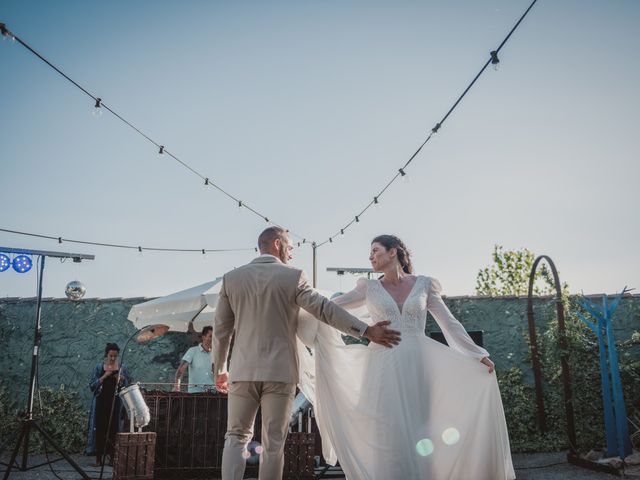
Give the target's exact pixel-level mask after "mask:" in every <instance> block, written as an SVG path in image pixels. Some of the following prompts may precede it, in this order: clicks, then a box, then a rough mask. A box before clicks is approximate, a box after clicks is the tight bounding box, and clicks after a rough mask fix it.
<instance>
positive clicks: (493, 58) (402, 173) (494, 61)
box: [318, 0, 538, 247]
mask: <svg viewBox="0 0 640 480" xmlns="http://www.w3.org/2000/svg"><path fill="white" fill-rule="evenodd" d="M537 1H538V0H533V2H531V4H530V5H529V7H528V8H527V9H526V10H525V12H524V13H523V14H522V16H521V17H520V19H519V20H518V21H517V22H516V24H515V25H514V26H513V28H512V29H511V31H509V33H508V34H507V36H506V37H505V38H504V40H502V43H500V46H499V47H498V48H496V49H495V50H493V51H491V52H490V55H489V57H490V58H489V60H487V61H486V62H485V64H484V66H483V67H482V68H481V69H480V71H479V72H478V74H477V75H476V76H475V78H474V79H473V80H472V81H471V83H470V84H469V85H468V86H467V88H466V89H465V90H464V91H463V92H462V94H461V95H460V96H459V97H458V99H457V100H456V101H455V102H454V104H453V106H452V107H451V108H450V109H449V111H448V112H447V113H446V114H445V115H444V117H442V119H441V120H440V121H439V122H438V123H436V124H435V125H434V127H433V128H432V129H431V132H430V133H429V135H428V136H427V138H426V140H425V141H424V142H422V145H420V147H418V149H417V150H416V151H415V152H414V153H413V155H411V157H410V158H409V160H407V162H406V163H405V164H404V166H403V167H402V168H399V169H398V171H397V173H396V174H395V176H393V177H392V178H391V180H389V182H388V183H387V184H386V185H385V186H384V188H383V189H382V190H380V192H379V193H378V194H377V195H376V196H375V197H374V199H373V201H372V202H370V203H369V204H368V205H367V206H366V207H365V208H364V209H363V210H362V211H361V212H360V213H359V214H358V215H356V216H355V218H354V220H351V221H350V222H349V223H348V224H347V225H345V226H344V227H342V228H341V229H340V234H341V235H344V231H345V230H346V229H347V228H349V227H350V226H351V225H353V224H354V223H359V222H360V217H361V216H362V215H363V214H364V213H365V212H366V211H367V210H368V209H369V208H370V207H371V206H372V205H373V206H375V207H378V206H379V203H378V202H379V198H380V196H382V194H384V192H385V191H386V190H387V189H388V188H389V187H390V186H391V185H392V184H393V183H394V182H395V181H396V180H397V179H398V177H400V178H401V180H402V182H404V183H407V182H409V181H410V178H409V176H408V175H407V172H406V169H407V167H408V166H409V164H410V163H411V162H412V161H413V159H414V158H416V156H417V155H418V153H420V151H421V150H422V147H424V146H425V145H426V144H427V142H428V141H429V140H430V139H431V137H432V136H433V135H434V134H436V133H438V131H439V130H440V128H441V127H442V125H443V124H444V122H445V121H446V120H447V118H449V115H451V113H452V112H453V111H454V110H455V108H456V107H457V106H458V104H459V103H460V102H461V101H462V99H463V98H464V97H465V95H466V94H467V93H468V92H469V90H470V89H471V87H473V85H474V84H475V83H476V81H477V80H478V78H480V75H482V74H483V73H484V71H485V70H486V69H487V67H488V66H489V65H490V64H491V65H493V66H494V68H496V69H497V66H498V64H499V63H500V60H499V59H498V52H500V50H501V49H502V47H503V46H504V45H505V43H507V41H508V40H509V38H510V37H511V35H512V34H513V32H515V30H516V28H518V26H519V25H520V23H521V22H522V20H524V18H525V17H526V16H527V14H528V13H529V11H530V10H531V9H532V8H533V6H534V5H535V4H536V2H537ZM331 238H333V236H330V237H329V238H328V239H327V240H325V241H324V242H321V243H319V244H318V247H321V246H322V245H324V244H326V243H333V242H332V241H331Z"/></svg>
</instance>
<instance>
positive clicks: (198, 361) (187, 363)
mask: <svg viewBox="0 0 640 480" xmlns="http://www.w3.org/2000/svg"><path fill="white" fill-rule="evenodd" d="M212 330H213V327H210V326H207V327H204V328H203V329H202V343H200V344H198V345H196V346H195V347H191V348H190V349H189V350H187V352H186V353H185V354H184V356H183V357H182V361H181V362H180V367H178V370H177V371H176V380H175V384H174V386H173V390H174V391H175V392H179V391H180V383H181V382H182V376H183V375H184V372H185V370H187V367H188V368H189V388H188V392H189V393H199V392H208V391H211V390H214V383H213V363H212V355H211V335H212Z"/></svg>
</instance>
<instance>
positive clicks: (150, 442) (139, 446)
mask: <svg viewBox="0 0 640 480" xmlns="http://www.w3.org/2000/svg"><path fill="white" fill-rule="evenodd" d="M155 456H156V434H155V432H143V433H142V432H141V433H118V434H116V447H115V457H114V459H113V480H129V479H141V480H142V479H144V480H151V479H153V464H154V461H155Z"/></svg>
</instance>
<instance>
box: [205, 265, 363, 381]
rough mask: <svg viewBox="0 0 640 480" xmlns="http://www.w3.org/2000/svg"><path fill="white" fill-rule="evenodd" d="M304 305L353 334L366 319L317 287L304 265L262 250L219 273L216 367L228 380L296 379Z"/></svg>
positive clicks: (321, 317) (360, 334) (214, 333)
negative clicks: (261, 253) (296, 265)
mask: <svg viewBox="0 0 640 480" xmlns="http://www.w3.org/2000/svg"><path fill="white" fill-rule="evenodd" d="M300 308H303V309H305V310H306V311H307V312H309V313H310V314H312V315H313V316H314V317H316V318H317V319H318V320H320V321H322V322H325V323H327V324H329V325H331V326H332V327H335V328H337V329H338V330H341V331H342V332H344V333H346V334H348V335H352V336H362V334H363V333H364V331H365V329H366V328H367V324H366V323H364V322H362V321H361V320H359V319H358V318H356V317H354V316H353V315H351V314H349V313H347V311H346V310H344V309H342V308H341V307H338V306H337V305H335V304H334V303H332V302H331V301H330V300H328V299H326V298H325V297H323V296H322V295H320V294H319V293H317V292H315V291H314V290H313V289H312V288H311V286H310V285H309V283H308V282H307V279H306V276H305V274H304V272H303V271H302V270H299V269H297V268H293V267H290V266H288V265H285V264H283V263H282V262H280V260H279V259H277V258H276V257H274V256H271V255H264V256H260V257H258V258H256V259H254V260H253V261H252V262H251V263H249V264H247V265H244V266H242V267H240V268H237V269H235V270H232V271H231V272H229V273H227V274H225V275H224V277H223V281H222V287H221V289H220V296H219V298H218V306H217V308H216V315H215V320H214V323H213V352H214V362H213V363H214V365H215V368H216V373H217V374H220V373H224V372H226V371H227V356H228V354H229V345H230V343H231V337H232V336H233V335H234V330H235V338H234V346H233V360H232V361H231V371H230V372H229V381H236V382H237V381H263V382H266V381H270V382H286V383H297V382H298V354H297V349H296V327H297V324H298V312H299V309H300Z"/></svg>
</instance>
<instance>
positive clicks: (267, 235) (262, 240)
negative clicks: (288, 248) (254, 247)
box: [258, 227, 289, 250]
mask: <svg viewBox="0 0 640 480" xmlns="http://www.w3.org/2000/svg"><path fill="white" fill-rule="evenodd" d="M287 233H289V232H288V231H287V230H286V229H284V228H282V227H269V228H265V229H264V231H263V232H262V233H261V234H260V236H259V237H258V248H259V249H260V250H264V249H266V248H268V247H269V245H271V244H272V243H273V242H274V241H275V240H276V239H278V238H279V239H280V240H282V241H284V240H285V238H286V236H287Z"/></svg>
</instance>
